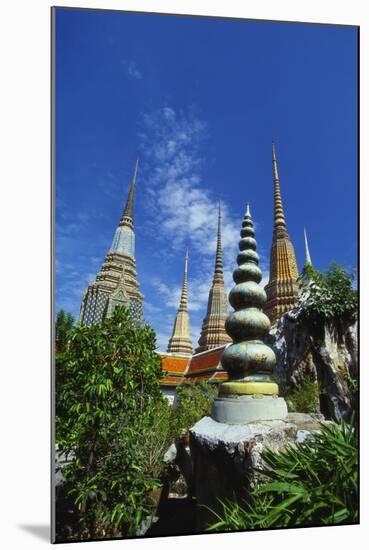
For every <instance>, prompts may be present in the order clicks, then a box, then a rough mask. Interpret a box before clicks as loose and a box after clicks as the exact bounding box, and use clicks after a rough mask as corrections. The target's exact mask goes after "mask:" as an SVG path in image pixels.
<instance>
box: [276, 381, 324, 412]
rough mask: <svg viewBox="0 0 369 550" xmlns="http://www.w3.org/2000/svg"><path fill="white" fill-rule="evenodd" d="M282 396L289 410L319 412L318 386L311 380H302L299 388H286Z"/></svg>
mask: <svg viewBox="0 0 369 550" xmlns="http://www.w3.org/2000/svg"><path fill="white" fill-rule="evenodd" d="M284 398H285V400H286V403H287V407H288V410H289V412H301V413H315V412H319V410H320V407H319V386H318V384H317V383H316V382H312V381H311V380H304V382H303V383H302V386H301V388H299V389H293V390H290V389H287V390H286V391H285V395H284Z"/></svg>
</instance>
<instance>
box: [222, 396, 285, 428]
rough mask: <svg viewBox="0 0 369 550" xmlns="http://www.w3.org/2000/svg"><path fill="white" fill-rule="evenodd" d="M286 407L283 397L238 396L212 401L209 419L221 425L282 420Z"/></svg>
mask: <svg viewBox="0 0 369 550" xmlns="http://www.w3.org/2000/svg"><path fill="white" fill-rule="evenodd" d="M286 416H287V405H286V402H285V400H284V399H283V397H277V396H271V395H263V396H261V395H257V396H253V395H240V396H238V397H218V398H217V399H214V402H213V408H212V412H211V418H212V419H213V420H215V421H216V422H222V423H223V424H248V423H249V422H255V421H258V420H283V419H284V418H286Z"/></svg>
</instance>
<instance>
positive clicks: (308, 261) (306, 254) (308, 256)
mask: <svg viewBox="0 0 369 550" xmlns="http://www.w3.org/2000/svg"><path fill="white" fill-rule="evenodd" d="M304 239H305V263H307V264H310V265H313V264H312V262H311V258H310V251H309V244H308V240H307V236H306V229H305V227H304Z"/></svg>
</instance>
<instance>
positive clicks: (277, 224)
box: [272, 141, 287, 236]
mask: <svg viewBox="0 0 369 550" xmlns="http://www.w3.org/2000/svg"><path fill="white" fill-rule="evenodd" d="M272 163H273V180H274V232H275V233H278V234H279V235H281V236H282V235H283V236H284V235H286V234H287V227H286V220H285V218H284V211H283V204H282V196H281V188H280V185H279V175H278V164H277V157H276V153H275V143H274V141H273V142H272Z"/></svg>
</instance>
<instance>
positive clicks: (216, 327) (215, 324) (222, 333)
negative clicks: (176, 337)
mask: <svg viewBox="0 0 369 550" xmlns="http://www.w3.org/2000/svg"><path fill="white" fill-rule="evenodd" d="M221 226H222V213H221V208H220V203H219V209H218V231H217V248H216V254H215V266H214V277H213V283H212V285H211V288H210V292H209V299H208V308H207V313H206V317H205V318H204V320H203V323H202V328H201V335H200V339H199V346H198V348H197V349H196V353H201V352H202V351H206V350H208V349H212V348H215V347H218V346H222V345H224V344H228V343H229V342H231V339H230V337H229V336H228V334H227V333H226V330H225V320H226V318H227V314H228V300H227V292H226V289H225V286H224V279H223V258H222V235H221Z"/></svg>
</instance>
